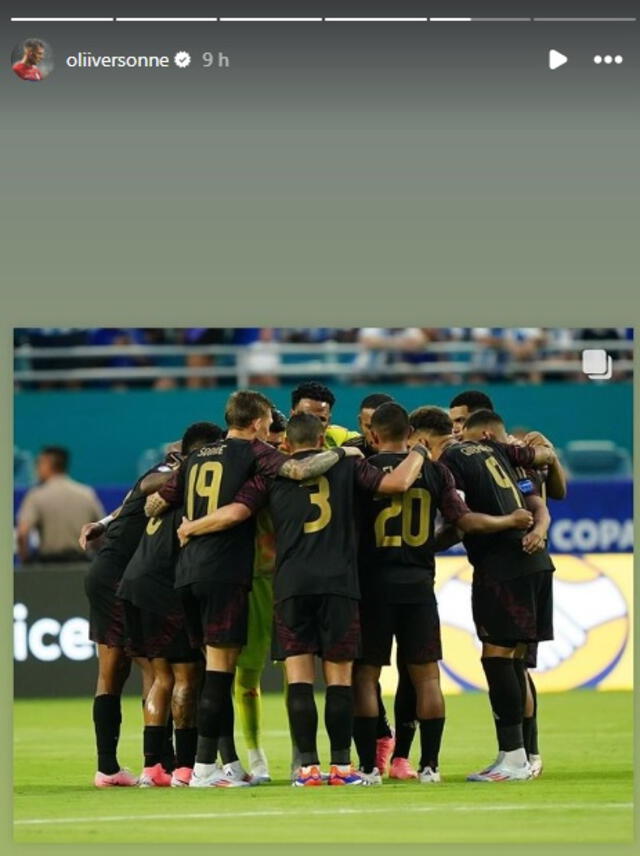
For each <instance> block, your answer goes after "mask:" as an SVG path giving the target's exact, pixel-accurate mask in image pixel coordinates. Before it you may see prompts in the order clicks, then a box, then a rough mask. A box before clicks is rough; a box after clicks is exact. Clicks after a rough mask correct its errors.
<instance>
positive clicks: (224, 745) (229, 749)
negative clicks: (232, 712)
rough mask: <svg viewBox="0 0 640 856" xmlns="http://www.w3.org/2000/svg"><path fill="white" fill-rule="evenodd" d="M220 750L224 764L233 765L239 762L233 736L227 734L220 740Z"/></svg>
mask: <svg viewBox="0 0 640 856" xmlns="http://www.w3.org/2000/svg"><path fill="white" fill-rule="evenodd" d="M218 749H219V750H220V760H221V761H222V763H223V764H231V763H232V762H233V761H237V760H238V753H237V752H236V741H235V740H234V739H233V734H230V735H229V734H225V735H224V736H222V735H221V736H220V738H219V739H218Z"/></svg>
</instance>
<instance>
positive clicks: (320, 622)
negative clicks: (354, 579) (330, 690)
mask: <svg viewBox="0 0 640 856" xmlns="http://www.w3.org/2000/svg"><path fill="white" fill-rule="evenodd" d="M297 654H317V655H318V657H320V658H321V659H323V660H329V661H330V662H332V663H343V662H348V661H350V660H355V659H357V658H358V657H359V656H360V611H359V609H358V601H357V600H354V599H353V598H350V597H342V596H340V595H335V594H314V595H305V596H300V597H290V598H287V600H282V601H280V603H277V604H276V605H275V608H274V634H273V645H272V658H273V659H274V660H286V659H287V657H295V656H296V655H297Z"/></svg>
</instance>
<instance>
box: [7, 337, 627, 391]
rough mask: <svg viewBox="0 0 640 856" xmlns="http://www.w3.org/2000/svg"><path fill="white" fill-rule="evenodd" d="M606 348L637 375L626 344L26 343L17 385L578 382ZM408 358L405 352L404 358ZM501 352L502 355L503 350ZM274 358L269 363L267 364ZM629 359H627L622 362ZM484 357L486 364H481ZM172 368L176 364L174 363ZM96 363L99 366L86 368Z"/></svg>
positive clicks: (618, 365)
mask: <svg viewBox="0 0 640 856" xmlns="http://www.w3.org/2000/svg"><path fill="white" fill-rule="evenodd" d="M594 347H597V348H602V349H604V350H607V351H612V352H615V353H616V354H617V358H616V359H615V363H614V368H615V371H616V372H622V373H624V372H631V371H632V370H633V359H632V356H633V342H631V341H627V340H618V339H615V340H603V341H597V342H594V341H593V340H587V341H581V340H576V341H573V342H571V343H570V344H546V345H544V346H541V347H540V349H539V352H538V356H537V358H536V359H532V360H520V359H511V358H507V359H506V360H505V362H504V363H501V362H500V361H497V362H496V364H495V365H492V366H488V365H487V364H486V362H485V359H484V358H486V355H487V353H489V352H490V351H491V350H492V349H488V348H486V347H485V346H481V345H479V344H478V343H474V342H463V341H452V342H430V343H429V344H428V346H427V347H426V348H424V349H423V350H420V351H415V352H413V353H412V354H411V355H410V356H411V359H406V358H403V354H402V353H398V352H397V351H392V350H391V349H385V350H369V349H367V348H364V347H363V346H362V345H358V344H341V343H337V342H331V341H329V342H323V343H320V344H297V343H296V344H292V343H280V342H269V343H268V345H267V346H263V345H261V344H257V346H246V345H193V346H190V345H101V346H84V345H83V346H74V347H68V348H50V347H45V348H37V347H33V346H32V345H20V346H18V347H16V348H15V349H14V359H15V366H14V380H15V382H16V383H45V382H52V383H56V382H63V383H66V382H72V381H78V382H82V381H87V382H90V381H94V382H118V381H136V380H150V381H154V380H159V379H162V378H174V379H187V378H220V379H222V378H231V379H235V383H236V385H237V386H238V387H241V388H242V387H246V386H248V385H249V384H250V382H251V378H252V377H255V376H257V375H271V376H274V377H276V378H279V379H286V378H294V377H299V376H301V375H305V376H307V377H308V376H317V377H335V378H338V379H341V380H345V381H349V380H353V379H358V378H362V377H368V376H373V375H375V376H376V377H381V378H388V379H390V380H393V379H395V378H399V377H406V376H407V375H411V376H413V377H416V376H422V377H424V378H425V380H428V379H429V378H434V377H437V376H441V375H452V374H453V375H461V376H464V377H466V376H468V375H477V374H482V375H486V374H491V375H493V376H501V377H504V378H505V379H509V378H512V377H515V376H518V375H522V374H523V373H524V374H529V373H534V372H540V373H544V375H545V376H556V377H558V378H562V377H563V376H566V377H573V376H575V375H579V374H581V372H582V362H581V356H580V355H581V351H582V350H584V349H589V348H594ZM405 353H406V352H405ZM496 353H497V352H496ZM380 354H381V355H383V356H384V355H385V354H387V355H392V356H393V360H392V361H384V360H383V361H378V360H372V361H369V360H368V357H371V356H375V355H380ZM195 355H199V356H209V357H212V358H214V360H213V362H212V364H211V365H207V366H190V365H187V364H186V362H187V357H189V356H195ZM267 355H268V360H267V361H266V362H265V363H264V364H262V363H261V358H262V357H263V356H267ZM623 355H624V356H623ZM168 357H170V358H174V359H175V358H177V359H182V358H184V360H185V364H184V365H167V364H163V363H159V364H152V365H136V364H135V363H134V364H133V365H118V366H110V365H108V364H107V365H103V366H98V367H97V366H95V360H96V359H104V360H107V361H108V360H109V359H114V358H118V359H123V358H127V359H130V360H131V361H132V362H133V361H135V360H146V361H150V362H153V361H154V360H160V361H162V360H166V359H167V358H168ZM416 357H418V358H421V357H427V358H428V359H427V361H425V362H414V361H413V360H414V359H415V358H416ZM478 357H482V358H483V359H482V360H481V361H477V359H476V358H478ZM43 358H47V359H56V360H58V359H60V360H65V361H66V364H67V365H68V361H73V362H76V361H77V367H67V365H65V368H37V367H33V366H29V367H27V366H28V364H29V363H30V361H32V360H36V361H37V360H38V359H43ZM172 362H173V360H172ZM87 363H92V364H93V365H87Z"/></svg>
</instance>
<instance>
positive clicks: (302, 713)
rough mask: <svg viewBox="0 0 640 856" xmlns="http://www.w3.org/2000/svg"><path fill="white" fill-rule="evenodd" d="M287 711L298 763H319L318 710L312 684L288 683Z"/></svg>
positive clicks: (306, 765)
mask: <svg viewBox="0 0 640 856" xmlns="http://www.w3.org/2000/svg"><path fill="white" fill-rule="evenodd" d="M287 713H288V714H289V725H290V727H291V732H292V734H293V737H294V739H295V742H296V746H297V749H298V760H299V762H300V765H301V766H302V767H308V766H309V765H310V764H319V763H320V759H319V757H318V748H317V746H316V739H317V734H318V711H317V709H316V701H315V698H314V696H313V684H289V688H288V691H287Z"/></svg>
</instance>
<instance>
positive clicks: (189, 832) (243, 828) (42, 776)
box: [14, 690, 633, 844]
mask: <svg viewBox="0 0 640 856" xmlns="http://www.w3.org/2000/svg"><path fill="white" fill-rule="evenodd" d="M318 702H319V704H322V701H321V698H320V697H319V698H318ZM320 712H321V708H320ZM447 715H448V719H447V727H446V730H445V736H444V746H443V752H442V757H441V770H442V774H443V778H444V781H443V783H442V784H440V785H420V784H417V783H413V782H411V783H409V782H392V781H389V780H387V781H385V783H384V785H383V786H382V787H378V788H329V787H324V788H317V789H316V788H313V789H300V790H298V789H293V788H291V786H290V785H289V783H288V779H287V773H288V763H289V736H288V730H287V724H286V720H285V712H284V707H283V702H282V698H281V697H279V696H277V695H273V696H269V697H265V700H264V729H265V734H264V744H265V747H266V750H267V753H268V755H269V758H270V761H271V767H272V774H273V775H274V777H275V780H274V782H273V783H272V784H270V785H263V786H260V787H256V788H246V789H237V790H230V791H229V790H222V789H212V790H208V791H200V790H196V791H193V790H189V789H177V790H176V789H148V790H139V789H134V788H130V789H129V788H128V789H112V790H96V789H94V788H93V786H92V784H91V782H92V776H93V773H94V763H95V761H94V750H93V734H92V725H91V701H90V699H81V700H77V699H73V700H67V699H60V700H47V701H36V700H21V701H17V702H16V703H15V711H14V741H15V749H14V788H15V798H14V823H15V826H14V840H15V841H17V842H58V843H62V842H69V843H73V844H76V843H81V842H91V843H99V842H155V843H171V842H179V843H182V842H184V843H192V842H198V843H205V842H212V843H213V842H215V843H218V842H232V843H239V842H306V843H321V842H342V843H351V842H362V843H367V842H375V843H383V842H394V843H395V842H427V841H428V842H431V843H434V842H477V843H480V842H523V841H529V842H630V841H631V840H632V835H633V809H632V788H633V781H632V757H633V756H632V737H633V734H632V724H633V702H632V694H631V693H630V692H628V693H624V692H620V693H615V692H608V693H598V692H594V691H587V690H582V691H580V690H578V691H573V692H569V693H564V694H546V695H544V696H541V697H540V745H541V751H542V755H543V758H544V761H545V771H544V774H543V776H542V778H540V779H538V780H536V781H531V782H523V783H507V784H501V785H500V784H472V783H467V782H465V781H464V777H465V775H466V774H467V773H469V772H471V771H473V770H476V769H478V768H480V767H481V766H483V765H484V764H485V762H487V761H488V760H490V759H491V758H492V757H493V755H494V752H495V749H494V738H493V727H492V723H491V718H490V713H489V709H488V702H487V699H486V697H485V696H483V695H482V694H465V695H463V696H455V697H449V698H448V699H447ZM123 719H124V722H123V732H122V738H121V751H120V763H122V764H123V765H126V766H128V767H130V768H131V769H133V770H135V771H136V772H138V771H139V769H140V766H141V755H140V752H141V742H142V739H141V711H140V701H139V700H138V699H135V698H128V699H126V700H125V703H124V710H123ZM320 719H321V720H322V715H321V717H320ZM238 742H239V746H238V748H239V751H240V752H241V757H242V758H243V759H244V758H245V751H244V744H243V742H242V739H241V738H240V739H239V741H238ZM320 746H321V753H322V759H323V760H324V761H326V759H327V744H326V740H325V738H324V737H322V739H321V744H320ZM416 753H417V746H415V745H414V753H413V754H414V760H415V755H416Z"/></svg>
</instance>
